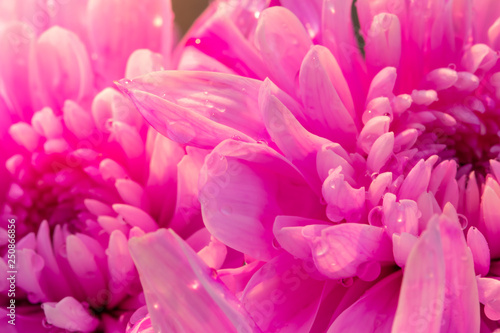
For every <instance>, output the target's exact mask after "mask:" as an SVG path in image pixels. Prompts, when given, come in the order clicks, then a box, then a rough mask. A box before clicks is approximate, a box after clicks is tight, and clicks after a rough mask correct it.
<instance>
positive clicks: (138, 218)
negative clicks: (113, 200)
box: [112, 204, 158, 232]
mask: <svg viewBox="0 0 500 333" xmlns="http://www.w3.org/2000/svg"><path fill="white" fill-rule="evenodd" d="M112 207H113V210H114V211H115V212H116V213H118V214H119V215H120V216H121V217H122V218H123V219H124V220H125V222H126V223H127V224H129V225H131V226H132V227H139V228H141V229H142V230H143V231H145V232H151V231H155V230H156V229H158V226H157V224H156V222H155V221H154V220H153V219H152V218H151V216H149V214H148V213H146V212H144V211H143V210H141V209H140V208H137V207H134V206H130V205H124V204H114V205H113V206H112Z"/></svg>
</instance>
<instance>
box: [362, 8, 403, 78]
mask: <svg viewBox="0 0 500 333" xmlns="http://www.w3.org/2000/svg"><path fill="white" fill-rule="evenodd" d="M365 52H366V63H367V66H368V67H369V68H370V69H371V70H372V71H373V72H375V73H376V72H378V71H379V70H380V69H382V68H384V67H387V66H394V67H397V66H398V65H399V59H400V57H401V26H400V24H399V19H398V17H397V16H396V15H394V14H389V13H380V14H378V15H375V16H374V17H373V21H372V23H371V26H370V29H369V30H368V33H367V37H366V45H365Z"/></svg>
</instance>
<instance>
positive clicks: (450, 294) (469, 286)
mask: <svg viewBox="0 0 500 333" xmlns="http://www.w3.org/2000/svg"><path fill="white" fill-rule="evenodd" d="M444 210H445V212H446V211H447V210H451V211H452V213H453V214H454V215H456V212H455V211H454V208H453V206H452V205H451V204H450V203H448V204H446V206H445V209H444ZM439 228H440V230H441V241H442V246H443V254H444V258H445V275H446V292H445V299H444V311H443V322H442V323H441V329H442V330H444V331H447V332H464V333H465V332H479V321H480V320H479V304H478V303H479V299H478V288H477V283H476V275H475V272H474V261H473V257H472V253H471V252H470V250H469V248H468V247H467V243H466V242H465V238H464V235H463V231H462V228H461V225H460V223H459V222H458V219H457V218H455V219H453V220H451V219H449V218H448V216H446V217H444V218H443V217H442V218H441V219H440V222H439Z"/></svg>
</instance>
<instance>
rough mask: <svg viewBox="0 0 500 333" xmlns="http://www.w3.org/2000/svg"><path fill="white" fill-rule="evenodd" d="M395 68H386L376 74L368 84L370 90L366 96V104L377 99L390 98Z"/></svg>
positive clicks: (395, 75)
mask: <svg viewBox="0 0 500 333" xmlns="http://www.w3.org/2000/svg"><path fill="white" fill-rule="evenodd" d="M396 77H397V74H396V68H394V67H386V68H384V69H382V70H381V71H380V72H378V74H377V75H375V77H374V78H373V80H372V82H371V84H370V90H368V95H367V96H366V103H367V104H368V102H370V101H371V100H372V99H374V98H377V97H392V96H394V94H393V92H392V91H393V89H394V85H395V84H396Z"/></svg>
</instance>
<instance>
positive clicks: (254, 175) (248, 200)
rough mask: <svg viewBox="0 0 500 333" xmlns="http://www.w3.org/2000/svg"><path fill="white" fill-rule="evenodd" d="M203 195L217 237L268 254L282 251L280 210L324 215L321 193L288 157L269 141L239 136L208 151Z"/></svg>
mask: <svg viewBox="0 0 500 333" xmlns="http://www.w3.org/2000/svg"><path fill="white" fill-rule="evenodd" d="M199 199H200V202H201V208H202V213H203V220H204V223H205V226H206V227H207V229H208V230H209V231H210V232H211V233H212V235H213V236H214V237H215V238H217V239H219V240H220V241H222V242H223V243H224V244H226V245H227V246H229V247H232V248H234V249H236V250H238V251H241V252H243V253H246V254H248V255H250V256H252V257H254V258H257V259H262V260H269V259H271V258H272V257H273V256H275V255H276V254H277V253H278V251H277V250H276V249H275V248H274V247H273V238H274V236H273V232H272V224H273V223H274V219H275V217H276V216H277V215H292V216H293V215H296V216H310V217H312V218H316V217H318V215H320V216H321V208H320V205H319V199H318V197H317V196H316V195H315V194H314V193H313V192H312V190H311V189H310V187H309V186H308V185H307V183H306V182H305V180H304V179H303V177H302V176H301V175H300V174H299V173H298V171H297V170H296V169H295V168H294V167H293V166H292V165H291V164H290V163H289V162H288V161H287V160H286V159H284V158H283V157H282V156H281V155H279V154H277V153H276V152H275V151H273V150H272V149H271V148H269V147H268V146H267V145H261V144H249V143H244V142H241V141H234V140H227V141H224V142H222V143H221V144H220V145H219V146H217V147H216V148H215V149H214V150H213V151H212V152H211V153H210V154H209V155H208V156H207V157H206V159H205V164H204V166H203V168H202V170H201V174H200V194H199ZM234 221H238V223H234Z"/></svg>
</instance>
